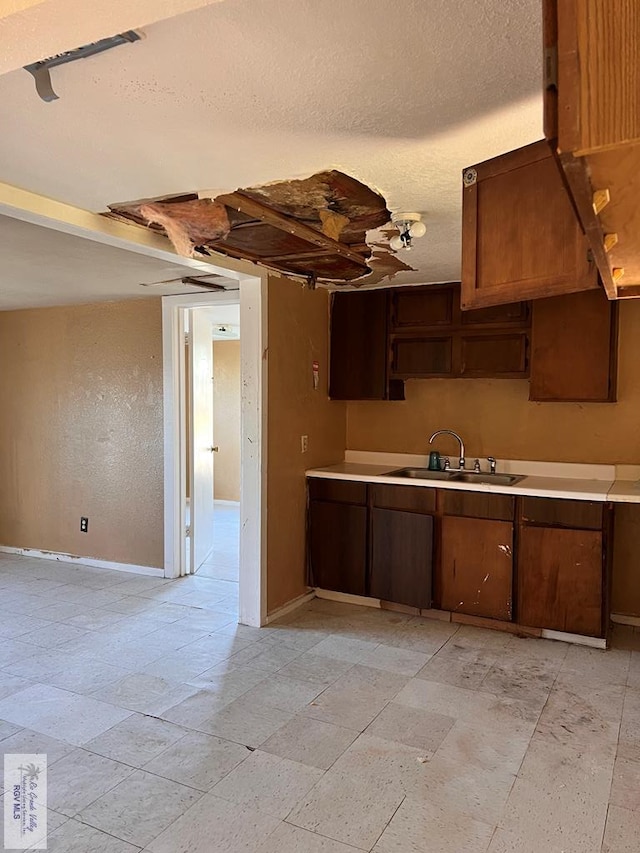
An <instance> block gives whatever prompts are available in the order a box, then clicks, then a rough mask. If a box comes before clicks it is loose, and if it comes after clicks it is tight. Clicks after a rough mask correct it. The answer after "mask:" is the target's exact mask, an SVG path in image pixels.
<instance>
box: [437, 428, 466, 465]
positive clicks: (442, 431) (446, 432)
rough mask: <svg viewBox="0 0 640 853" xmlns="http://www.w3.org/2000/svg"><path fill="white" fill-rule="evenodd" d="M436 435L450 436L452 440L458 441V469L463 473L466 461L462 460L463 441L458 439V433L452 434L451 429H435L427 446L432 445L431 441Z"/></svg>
mask: <svg viewBox="0 0 640 853" xmlns="http://www.w3.org/2000/svg"><path fill="white" fill-rule="evenodd" d="M438 435H452V436H453V437H454V438H457V439H458V441H459V442H460V459H459V460H458V467H459V468H460V470H461V471H464V466H465V461H466V460H465V458H464V441H463V440H462V439H461V438H460V436H459V435H458V433H457V432H454V431H453V430H452V429H437V430H436V431H435V432H434V434H433V435H432V436H431V438H430V439H429V444H433V439H434V438H435V437H436V436H438Z"/></svg>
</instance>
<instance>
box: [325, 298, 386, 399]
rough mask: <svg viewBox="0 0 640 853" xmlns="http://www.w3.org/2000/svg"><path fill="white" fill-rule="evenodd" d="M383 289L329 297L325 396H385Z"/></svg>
mask: <svg viewBox="0 0 640 853" xmlns="http://www.w3.org/2000/svg"><path fill="white" fill-rule="evenodd" d="M387 317H388V308H387V291H386V290H363V291H360V292H358V293H334V294H333V296H332V297H331V351H330V356H329V359H330V367H329V396H330V397H331V398H332V399H333V400H384V399H386V398H387Z"/></svg>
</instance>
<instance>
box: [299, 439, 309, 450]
mask: <svg viewBox="0 0 640 853" xmlns="http://www.w3.org/2000/svg"><path fill="white" fill-rule="evenodd" d="M308 449H309V436H308V435H301V436H300V452H301V453H306V452H307V450H308Z"/></svg>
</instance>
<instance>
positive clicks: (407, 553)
mask: <svg viewBox="0 0 640 853" xmlns="http://www.w3.org/2000/svg"><path fill="white" fill-rule="evenodd" d="M371 525H372V533H371V537H372V547H371V575H370V595H372V596H373V597H374V598H380V599H382V600H383V601H393V602H395V603H396V604H407V605H409V606H411V607H421V608H427V607H430V606H431V583H432V577H431V575H432V563H433V518H432V516H430V515H420V514H418V513H414V512H401V511H399V510H390V509H377V508H375V509H373V510H372V511H371Z"/></svg>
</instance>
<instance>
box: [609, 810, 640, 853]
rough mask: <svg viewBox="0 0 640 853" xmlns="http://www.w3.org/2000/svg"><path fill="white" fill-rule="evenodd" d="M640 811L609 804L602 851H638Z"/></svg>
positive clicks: (628, 852) (636, 852)
mask: <svg viewBox="0 0 640 853" xmlns="http://www.w3.org/2000/svg"><path fill="white" fill-rule="evenodd" d="M639 838H640V812H638V811H630V810H629V809H623V808H620V806H614V805H611V806H609V813H608V814H607V826H606V829H605V832H604V841H603V843H602V853H638V839H639Z"/></svg>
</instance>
